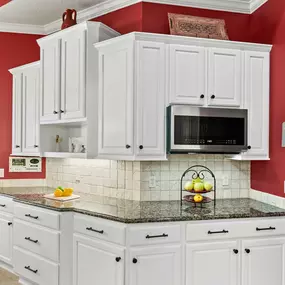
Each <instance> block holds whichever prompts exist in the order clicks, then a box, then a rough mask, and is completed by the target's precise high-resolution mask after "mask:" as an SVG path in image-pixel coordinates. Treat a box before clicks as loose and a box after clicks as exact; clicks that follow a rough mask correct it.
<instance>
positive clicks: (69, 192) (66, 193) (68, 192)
mask: <svg viewBox="0 0 285 285" xmlns="http://www.w3.org/2000/svg"><path fill="white" fill-rule="evenodd" d="M72 193H73V189H72V188H64V190H63V195H62V196H64V197H68V196H71V195H72Z"/></svg>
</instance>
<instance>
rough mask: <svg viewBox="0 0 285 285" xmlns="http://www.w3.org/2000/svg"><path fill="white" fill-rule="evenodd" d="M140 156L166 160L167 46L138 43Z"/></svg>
mask: <svg viewBox="0 0 285 285" xmlns="http://www.w3.org/2000/svg"><path fill="white" fill-rule="evenodd" d="M136 71H137V72H136V74H137V80H136V82H137V86H136V90H137V92H136V114H137V120H136V122H137V125H136V155H137V156H139V157H145V158H147V157H148V156H149V158H150V159H151V158H152V157H153V156H157V157H165V153H166V152H165V125H164V117H165V114H164V113H165V104H164V102H165V99H164V98H165V45H164V44H160V43H153V42H137V46H136Z"/></svg>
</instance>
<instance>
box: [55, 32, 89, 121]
mask: <svg viewBox="0 0 285 285" xmlns="http://www.w3.org/2000/svg"><path fill="white" fill-rule="evenodd" d="M85 82H86V31H85V30H79V31H78V32H74V31H71V32H69V33H65V34H64V35H63V36H62V38H61V104H60V105H61V108H60V109H61V119H62V120H65V119H76V118H84V117H85V109H86V106H85V99H86V96H85V94H86V93H85V88H86V87H85Z"/></svg>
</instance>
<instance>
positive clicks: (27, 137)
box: [22, 66, 40, 154]
mask: <svg viewBox="0 0 285 285" xmlns="http://www.w3.org/2000/svg"><path fill="white" fill-rule="evenodd" d="M39 107H40V103H39V67H38V66H36V67H30V68H28V69H27V70H25V71H24V72H23V134H22V145H23V147H22V152H23V153H26V154H29V153H38V152H39V151H40V150H39V147H40V146H39V141H40V137H39V136H40V116H39Z"/></svg>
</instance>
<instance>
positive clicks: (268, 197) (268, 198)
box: [249, 189, 285, 209]
mask: <svg viewBox="0 0 285 285" xmlns="http://www.w3.org/2000/svg"><path fill="white" fill-rule="evenodd" d="M249 198H251V199H254V200H257V201H259V202H263V203H266V204H270V205H272V206H276V207H279V208H282V209H285V198H284V197H279V196H275V195H272V194H268V193H264V192H261V191H257V190H254V189H250V191H249Z"/></svg>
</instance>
